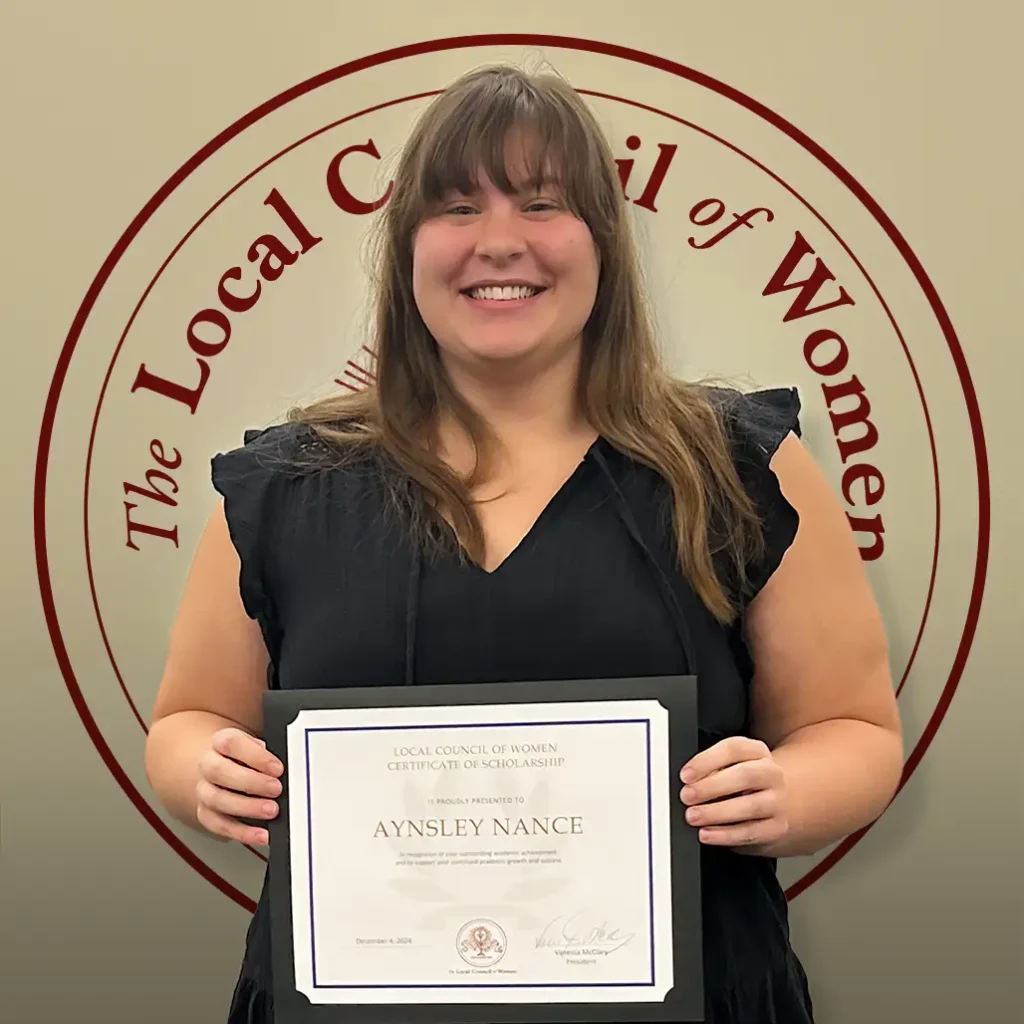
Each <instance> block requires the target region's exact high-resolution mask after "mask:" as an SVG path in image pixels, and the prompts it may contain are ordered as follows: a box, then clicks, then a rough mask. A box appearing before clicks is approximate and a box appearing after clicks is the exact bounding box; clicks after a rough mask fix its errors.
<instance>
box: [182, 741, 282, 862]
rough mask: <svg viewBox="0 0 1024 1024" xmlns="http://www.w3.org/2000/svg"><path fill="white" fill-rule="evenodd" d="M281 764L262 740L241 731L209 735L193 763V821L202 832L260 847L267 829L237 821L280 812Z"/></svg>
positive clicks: (264, 816) (257, 819)
mask: <svg viewBox="0 0 1024 1024" xmlns="http://www.w3.org/2000/svg"><path fill="white" fill-rule="evenodd" d="M283 771H284V765H282V764H281V762H280V761H279V760H278V759H277V758H276V757H274V755H273V754H271V753H270V751H268V750H267V746H266V744H265V743H264V742H263V740H261V739H259V738H257V737H255V736H250V735H249V734H248V733H247V732H244V731H243V730H241V729H221V730H220V731H218V732H216V733H214V735H213V737H212V740H211V744H210V748H209V749H208V750H207V751H206V752H205V753H204V754H203V756H202V757H201V758H200V761H199V781H198V782H197V783H196V818H197V820H198V821H199V824H200V825H202V826H203V828H205V829H206V830H207V831H209V832H211V833H213V834H214V835H217V836H222V837H224V838H226V839H235V840H237V841H238V842H240V843H246V844H250V845H258V846H266V845H267V844H268V843H269V835H268V833H267V830H266V829H264V828H260V827H259V826H258V825H252V824H248V823H246V822H244V821H239V820H238V819H239V818H248V819H250V821H253V820H255V821H259V820H270V819H272V818H275V817H276V816H277V814H278V812H279V810H280V808H279V806H278V804H277V802H276V800H275V799H274V798H275V797H278V796H280V795H281V790H282V786H281V782H280V780H279V778H278V776H280V775H281V774H282V773H283Z"/></svg>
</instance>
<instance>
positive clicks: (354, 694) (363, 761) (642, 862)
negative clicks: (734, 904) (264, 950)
mask: <svg viewBox="0 0 1024 1024" xmlns="http://www.w3.org/2000/svg"><path fill="white" fill-rule="evenodd" d="M264 722H265V732H264V736H265V739H266V743H267V747H268V748H269V750H270V751H272V752H273V753H274V754H275V755H276V756H277V757H279V758H280V759H281V761H282V762H283V763H284V766H285V771H284V775H283V778H282V782H283V787H284V788H283V792H282V794H281V796H280V798H279V804H280V813H279V814H278V816H277V817H276V818H275V819H274V820H273V821H272V822H270V823H269V828H268V831H269V835H270V853H269V867H268V872H269V874H268V886H269V900H270V922H271V947H272V965H273V976H274V993H273V994H274V1020H275V1021H276V1022H277V1024H337V1022H351V1024H400V1022H401V1024H407V1022H408V1024H419V1022H422V1024H443V1022H451V1024H519V1022H522V1024H541V1022H545V1021H550V1022H556V1021H577V1022H598V1021H703V1020H704V985H703V958H702V942H701V902H700V849H699V843H698V839H697V833H696V830H695V829H693V828H691V827H690V826H689V825H687V824H686V821H685V817H684V812H685V808H684V807H683V804H682V802H681V801H680V799H679V790H680V787H681V783H680V781H679V770H680V768H681V767H682V766H683V764H685V763H686V761H688V760H689V759H690V758H691V757H692V756H693V754H694V753H695V752H696V751H697V693H696V678H695V677H693V676H671V677H643V678H636V679H598V680H569V681H551V682H529V683H485V684H465V683H459V684H451V685H438V686H419V685H417V686H381V687H367V688H336V689H316V690H291V691H289V690H272V691H268V692H267V693H266V694H265V695H264Z"/></svg>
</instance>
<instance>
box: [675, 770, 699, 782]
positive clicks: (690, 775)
mask: <svg viewBox="0 0 1024 1024" xmlns="http://www.w3.org/2000/svg"><path fill="white" fill-rule="evenodd" d="M679 778H680V779H682V780H683V782H693V780H694V779H695V778H697V773H696V772H695V771H694V770H693V769H692V768H684V769H683V770H682V771H681V772H680V773H679Z"/></svg>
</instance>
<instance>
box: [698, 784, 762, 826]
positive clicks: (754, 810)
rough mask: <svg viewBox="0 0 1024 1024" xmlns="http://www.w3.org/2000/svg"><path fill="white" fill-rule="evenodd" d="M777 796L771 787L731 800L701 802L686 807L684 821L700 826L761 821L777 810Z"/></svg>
mask: <svg viewBox="0 0 1024 1024" xmlns="http://www.w3.org/2000/svg"><path fill="white" fill-rule="evenodd" d="M779 809H780V807H779V796H778V793H776V792H775V790H773V789H765V790H761V791H760V792H758V793H746V794H744V795H743V796H737V797H733V799H731V800H719V801H718V802H717V803H713V804H701V806H699V807H688V808H687V809H686V821H687V823H688V824H690V825H697V826H699V827H701V828H704V827H707V826H710V825H735V824H739V823H742V822H748V821H762V820H764V819H765V818H772V817H774V816H775V815H776V814H777V813H778V812H779Z"/></svg>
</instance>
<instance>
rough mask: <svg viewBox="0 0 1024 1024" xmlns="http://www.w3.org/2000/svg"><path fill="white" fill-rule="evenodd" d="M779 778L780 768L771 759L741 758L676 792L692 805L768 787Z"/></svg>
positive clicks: (778, 780)
mask: <svg viewBox="0 0 1024 1024" xmlns="http://www.w3.org/2000/svg"><path fill="white" fill-rule="evenodd" d="M781 781H782V772H781V770H780V769H779V767H778V765H777V764H776V763H775V762H774V761H772V760H771V759H766V760H762V761H741V762H740V763H739V764H732V765H729V766H728V767H727V768H722V769H720V770H719V771H716V772H714V773H713V774H712V775H708V776H705V777H704V778H702V779H700V780H699V781H698V782H692V783H689V784H687V785H685V786H683V788H682V790H681V791H680V794H679V796H680V799H681V800H682V801H683V803H684V804H687V805H688V806H692V805H693V804H702V803H706V802H707V801H709V800H721V799H722V798H723V797H728V796H733V795H734V794H737V793H745V792H747V791H748V790H760V789H769V788H771V787H772V786H777V785H779V784H780V783H781Z"/></svg>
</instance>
